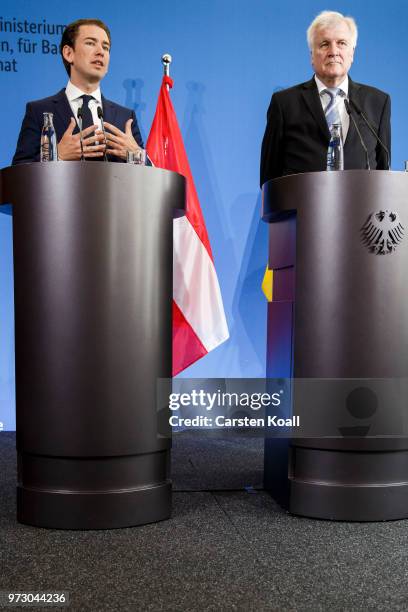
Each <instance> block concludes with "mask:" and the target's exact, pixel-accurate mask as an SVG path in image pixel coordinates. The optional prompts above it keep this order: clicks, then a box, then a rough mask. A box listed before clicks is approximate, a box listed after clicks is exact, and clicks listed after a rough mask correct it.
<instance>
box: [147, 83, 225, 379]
mask: <svg viewBox="0 0 408 612" xmlns="http://www.w3.org/2000/svg"><path fill="white" fill-rule="evenodd" d="M172 86H173V80H172V79H171V78H170V77H169V76H164V77H163V81H162V85H161V88H160V93H159V99H158V102H157V108H156V114H155V116H154V119H153V124H152V127H151V130H150V134H149V138H148V139H147V144H146V149H147V153H148V155H149V157H150V159H151V160H152V162H153V163H154V165H155V166H158V167H159V168H164V169H166V170H173V171H174V172H179V173H180V174H182V175H183V176H185V178H186V184H187V201H186V215H185V216H184V217H179V218H177V219H175V220H174V240H173V376H175V375H176V374H178V373H179V372H181V371H182V370H184V369H185V368H187V367H188V366H189V365H191V364H192V363H194V362H195V361H197V360H198V359H200V358H201V357H204V355H206V354H207V353H209V352H210V351H211V350H212V349H214V348H215V347H216V346H218V345H219V344H221V343H222V342H224V340H226V339H227V338H228V336H229V334H228V327H227V322H226V319H225V313H224V307H223V303H222V298H221V292H220V286H219V283H218V278H217V273H216V271H215V267H214V261H213V257H212V253H211V246H210V241H209V239H208V234H207V229H206V227H205V222H204V218H203V214H202V212H201V207H200V202H199V200H198V196H197V192H196V189H195V186H194V181H193V177H192V174H191V170H190V165H189V163H188V158H187V155H186V151H185V148H184V143H183V139H182V137H181V132H180V128H179V126H178V123H177V118H176V114H175V112H174V108H173V104H172V102H171V99H170V94H169V88H171V87H172Z"/></svg>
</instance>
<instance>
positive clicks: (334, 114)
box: [323, 87, 343, 132]
mask: <svg viewBox="0 0 408 612" xmlns="http://www.w3.org/2000/svg"><path fill="white" fill-rule="evenodd" d="M323 93H327V94H329V96H330V102H329V103H328V105H327V107H326V110H325V111H324V114H325V116H326V121H327V125H328V128H329V131H330V132H331V129H332V126H333V125H335V124H336V125H340V126H341V119H340V112H339V102H340V101H341V97H342V95H343V92H342V90H341V89H339V88H338V87H328V88H327V89H323Z"/></svg>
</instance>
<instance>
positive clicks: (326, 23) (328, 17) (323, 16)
mask: <svg viewBox="0 0 408 612" xmlns="http://www.w3.org/2000/svg"><path fill="white" fill-rule="evenodd" d="M339 23H346V24H347V25H348V28H349V30H350V34H351V42H352V45H353V48H355V47H356V45H357V35H358V32H357V24H356V22H355V21H354V19H353V17H345V16H344V15H342V14H341V13H337V12H336V11H323V12H322V13H320V14H319V15H318V16H317V17H315V19H313V21H312V23H311V24H310V26H309V27H308V29H307V44H308V45H309V49H310V50H312V47H313V41H314V36H315V32H316V30H319V29H320V28H331V27H334V26H336V25H339Z"/></svg>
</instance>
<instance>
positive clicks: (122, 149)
mask: <svg viewBox="0 0 408 612" xmlns="http://www.w3.org/2000/svg"><path fill="white" fill-rule="evenodd" d="M132 122H133V119H128V120H127V121H126V125H125V131H124V132H122V131H121V130H119V129H118V128H117V127H115V126H114V125H112V124H111V123H108V122H107V121H104V126H105V130H106V142H107V145H108V148H107V150H106V152H107V153H109V154H111V155H116V157H121V158H122V159H126V152H127V151H133V152H136V151H139V149H140V148H141V147H139V145H138V144H137V142H136V140H135V139H134V138H133V134H132Z"/></svg>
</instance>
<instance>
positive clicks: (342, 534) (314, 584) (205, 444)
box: [0, 433, 408, 612]
mask: <svg viewBox="0 0 408 612" xmlns="http://www.w3.org/2000/svg"><path fill="white" fill-rule="evenodd" d="M14 445H15V437H14V434H11V433H1V434H0V470H1V491H2V495H1V508H0V538H1V540H0V546H1V550H0V562H1V565H0V589H1V590H5V589H11V590H13V591H16V590H21V591H27V590H31V591H38V590H49V589H51V590H67V591H69V593H70V602H71V604H70V607H69V609H70V610H92V611H98V610H137V611H138V610H154V611H156V610H157V611H159V610H172V611H175V612H180V611H195V610H197V611H198V610H199V611H201V610H203V611H204V610H242V611H251V610H276V611H279V612H285V611H298V610H299V611H310V612H317V611H319V610H322V611H324V612H326V611H332V610H334V611H337V610H339V611H340V610H341V611H350V612H354V611H358V610H362V611H363V610H364V611H369V610H384V611H388V612H389V611H393V610H404V611H406V610H408V563H407V560H408V521H395V522H390V523H369V524H361V523H331V522H327V521H314V520H309V519H301V518H297V517H293V516H289V515H288V514H286V513H285V512H284V511H282V510H281V509H280V508H279V507H278V506H277V505H276V504H275V503H274V501H273V500H272V499H271V498H270V497H269V495H268V494H266V493H265V492H263V491H262V490H261V483H262V462H263V449H262V441H261V440H259V439H258V440H257V439H254V438H247V437H246V436H244V435H242V434H241V435H237V436H235V437H234V438H228V439H225V438H220V437H204V435H203V434H202V433H200V434H199V435H194V434H191V433H190V434H178V435H177V436H175V439H174V450H173V477H174V485H175V493H174V510H173V517H172V518H171V519H170V520H169V521H165V522H162V523H157V524H154V525H146V526H144V527H138V528H133V529H121V530H113V531H89V532H70V531H52V530H45V529H35V528H31V527H27V526H24V525H19V524H17V523H16V520H15V451H14Z"/></svg>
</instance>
